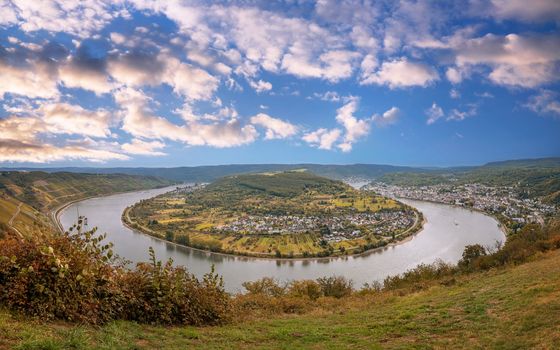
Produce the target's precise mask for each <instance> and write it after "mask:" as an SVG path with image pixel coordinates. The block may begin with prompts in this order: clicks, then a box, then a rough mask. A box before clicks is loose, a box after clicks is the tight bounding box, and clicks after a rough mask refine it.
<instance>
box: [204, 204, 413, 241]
mask: <svg viewBox="0 0 560 350" xmlns="http://www.w3.org/2000/svg"><path fill="white" fill-rule="evenodd" d="M416 220H417V218H415V214H414V212H413V211H412V210H410V211H409V210H391V211H381V212H376V213H353V214H347V215H341V216H329V217H326V216H297V215H264V216H254V215H248V216H244V217H240V218H237V219H236V220H234V221H232V222H230V223H227V224H224V225H219V226H216V227H215V228H214V230H215V231H217V232H222V233H238V234H256V235H278V234H302V233H313V232H319V233H320V234H321V235H322V238H323V239H324V240H325V241H327V242H341V241H344V240H349V239H356V238H359V237H362V236H364V235H366V234H374V235H379V236H385V237H392V236H393V235H398V234H400V233H403V232H404V231H406V230H408V229H409V228H411V227H412V226H413V225H414V224H415V223H416Z"/></svg>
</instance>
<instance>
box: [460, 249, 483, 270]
mask: <svg viewBox="0 0 560 350" xmlns="http://www.w3.org/2000/svg"><path fill="white" fill-rule="evenodd" d="M484 255H486V249H485V248H484V247H483V246H481V245H480V244H472V245H468V246H466V247H465V250H463V257H462V258H461V260H459V266H461V267H463V268H468V267H470V266H472V264H473V262H474V261H475V260H476V259H478V258H479V257H481V256H484Z"/></svg>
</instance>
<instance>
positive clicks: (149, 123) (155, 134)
mask: <svg viewBox="0 0 560 350" xmlns="http://www.w3.org/2000/svg"><path fill="white" fill-rule="evenodd" d="M115 100H116V101H117V103H118V104H119V105H121V107H122V109H123V110H122V115H123V127H122V128H123V130H124V131H126V132H128V133H129V134H131V135H133V136H135V137H137V138H143V139H157V140H163V139H168V140H173V141H179V142H183V143H185V144H187V145H190V146H212V147H218V148H224V147H234V146H241V145H244V144H248V143H252V142H254V141H255V140H256V138H257V136H258V133H257V130H256V129H255V127H254V126H252V125H243V124H242V123H241V122H240V121H239V120H238V119H236V118H231V119H229V120H226V121H214V122H210V123H202V122H200V121H199V120H202V119H204V118H196V117H191V118H190V119H189V121H186V123H185V124H182V125H177V124H173V123H171V122H170V121H169V120H167V119H166V118H163V117H160V116H156V115H154V114H153V112H152V111H151V109H150V108H149V106H148V102H149V98H148V97H147V96H146V95H144V94H143V93H142V92H140V91H137V90H133V89H131V88H125V89H120V90H118V91H117V92H116V93H115Z"/></svg>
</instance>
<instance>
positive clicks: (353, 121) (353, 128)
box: [302, 97, 398, 152]
mask: <svg viewBox="0 0 560 350" xmlns="http://www.w3.org/2000/svg"><path fill="white" fill-rule="evenodd" d="M358 101H359V100H358V98H357V97H350V98H349V100H348V102H347V103H346V104H345V105H343V106H342V107H340V108H339V109H337V111H336V118H335V119H336V122H337V123H338V124H340V125H341V126H342V127H343V129H340V128H335V129H330V130H329V129H326V128H320V129H317V130H315V131H313V132H309V133H307V134H305V135H304V136H303V138H302V139H303V140H304V141H305V142H307V143H308V144H310V145H311V146H314V147H317V148H319V149H326V150H330V149H332V148H333V145H334V144H335V143H337V144H336V147H337V148H339V149H340V150H341V151H343V152H349V151H351V150H352V146H353V144H354V143H356V142H357V141H358V140H359V139H361V138H363V137H365V136H367V135H368V134H369V132H370V129H371V123H372V122H373V120H374V119H375V117H373V118H367V119H358V118H356V117H355V116H354V113H355V112H356V111H357V109H358ZM397 116H398V109H397V108H392V109H390V110H388V111H387V112H385V113H384V117H386V121H387V122H388V123H391V122H393V120H394V119H396V118H397ZM379 118H383V116H381V117H379Z"/></svg>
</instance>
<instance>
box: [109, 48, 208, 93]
mask: <svg viewBox="0 0 560 350" xmlns="http://www.w3.org/2000/svg"><path fill="white" fill-rule="evenodd" d="M108 69H109V72H110V74H111V75H112V76H113V77H114V78H115V79H116V80H118V81H119V82H121V83H122V84H126V85H127V86H130V87H141V86H144V85H151V86H157V85H160V84H168V85H170V86H171V87H173V91H174V92H175V93H177V94H180V95H182V96H185V97H186V98H189V99H192V100H209V99H211V98H212V96H213V93H214V92H215V91H216V89H217V88H218V83H219V80H218V79H217V78H215V77H213V76H212V75H210V74H209V73H208V72H206V71H204V70H202V69H200V68H196V67H193V66H191V65H189V64H187V63H183V62H181V61H179V60H178V59H177V58H175V57H172V56H169V55H167V54H165V53H160V54H158V55H151V54H148V53H140V52H130V53H125V54H121V55H118V56H116V57H113V58H112V59H110V60H109V67H108Z"/></svg>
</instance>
